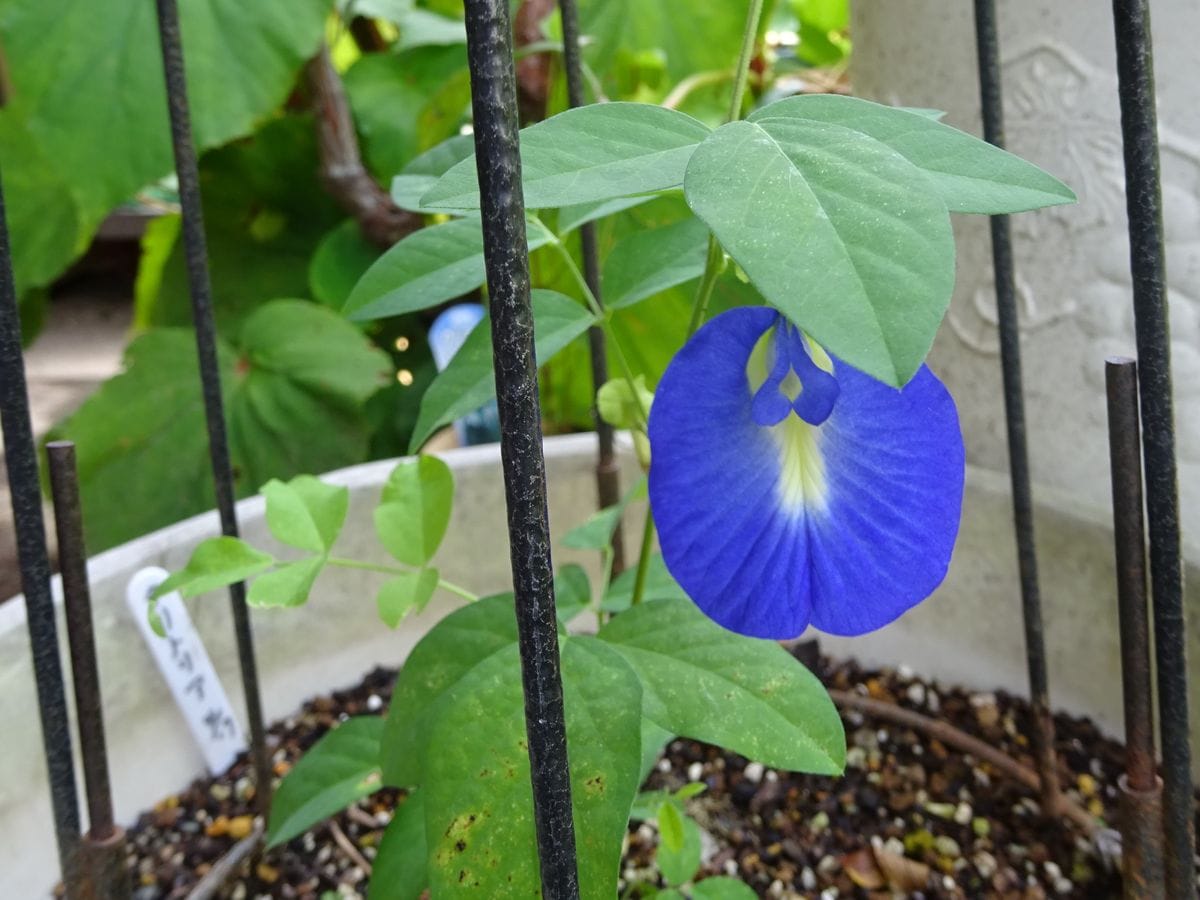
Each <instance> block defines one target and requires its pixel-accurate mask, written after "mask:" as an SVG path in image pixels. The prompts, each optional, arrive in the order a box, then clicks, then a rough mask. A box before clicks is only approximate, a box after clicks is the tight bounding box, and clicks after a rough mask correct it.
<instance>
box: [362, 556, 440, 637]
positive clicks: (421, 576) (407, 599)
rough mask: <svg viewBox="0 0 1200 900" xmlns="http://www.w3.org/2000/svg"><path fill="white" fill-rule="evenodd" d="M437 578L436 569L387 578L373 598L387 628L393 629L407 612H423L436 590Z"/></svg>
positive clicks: (420, 570)
mask: <svg viewBox="0 0 1200 900" xmlns="http://www.w3.org/2000/svg"><path fill="white" fill-rule="evenodd" d="M438 577H439V576H438V570H437V569H435V568H428V569H419V570H417V571H416V572H405V573H403V574H401V575H397V576H395V577H394V578H389V579H388V580H387V581H385V582H384V583H383V587H381V588H380V589H379V595H378V596H377V597H376V598H375V605H376V606H377V607H378V608H379V618H381V619H383V621H384V624H385V625H387V626H388V628H395V627H396V626H397V625H399V624H400V621H401V620H402V619H403V618H404V617H405V616H406V615H408V613H409V610H412V609H415V610H417V612H420V611H421V610H423V609H424V608H425V604H427V603H428V602H429V598H430V597H432V596H433V592H434V591H436V590H437V586H438Z"/></svg>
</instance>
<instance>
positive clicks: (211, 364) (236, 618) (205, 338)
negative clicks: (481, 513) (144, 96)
mask: <svg viewBox="0 0 1200 900" xmlns="http://www.w3.org/2000/svg"><path fill="white" fill-rule="evenodd" d="M156 3H157V6H158V35H159V40H160V42H161V44H162V56H163V75H164V78H165V80H166V86H167V110H168V113H169V115H170V120H171V144H172V147H173V149H174V153H175V174H176V177H177V178H178V179H179V206H180V213H181V215H182V219H183V228H182V233H183V247H184V256H185V257H186V262H187V273H188V291H189V293H190V294H191V299H192V321H193V324H194V325H195V329H196V352H197V355H198V356H199V361H200V385H201V390H202V392H203V396H204V419H205V424H206V425H207V427H208V452H209V457H210V461H211V463H212V473H213V490H214V491H215V492H216V500H217V511H218V513H219V514H220V517H221V533H222V534H224V535H226V536H228V537H237V535H238V524H237V509H236V507H235V503H234V499H235V490H234V483H233V466H232V463H231V461H230V457H229V436H228V434H227V433H226V430H225V409H224V401H223V400H222V398H221V375H220V370H219V367H218V364H217V334H216V325H215V324H214V319H213V308H212V284H211V282H210V280H209V274H208V248H207V242H206V240H205V236H204V210H203V206H202V203H201V197H200V172H199V166H198V165H197V163H196V148H195V145H194V144H193V143H192V126H191V115H190V113H189V112H188V96H187V81H186V78H185V76H184V67H183V43H182V39H181V38H180V34H179V9H178V6H177V4H176V2H175V0H156ZM229 602H230V607H231V609H232V612H233V629H234V635H235V637H236V640H237V650H238V663H239V665H240V668H241V674H242V691H243V693H244V694H245V697H246V718H247V719H248V720H249V723H250V757H251V760H252V761H253V764H254V779H255V802H256V805H257V807H258V811H259V812H260V813H261V814H262V815H263V816H266V815H267V814H268V813H269V812H270V809H271V765H270V760H269V759H268V754H267V743H266V729H265V727H264V726H263V712H262V696H261V694H260V692H259V687H258V663H257V661H256V660H255V657H254V635H253V633H252V631H251V628H250V611H249V609H247V607H246V585H245V584H244V583H243V582H238V583H237V584H233V585H230V587H229Z"/></svg>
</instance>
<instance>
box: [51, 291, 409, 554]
mask: <svg viewBox="0 0 1200 900" xmlns="http://www.w3.org/2000/svg"><path fill="white" fill-rule="evenodd" d="M218 360H219V367H220V373H221V382H222V385H223V387H224V390H225V396H226V410H227V416H228V423H229V441H230V453H231V456H232V458H233V466H234V471H235V473H236V477H237V490H238V493H239V495H241V496H245V495H247V494H250V493H252V492H254V491H256V490H257V489H258V487H259V485H262V484H264V483H265V482H267V481H268V480H270V479H271V478H281V479H287V478H291V477H292V476H294V475H298V474H300V473H302V472H314V471H315V472H325V471H329V470H332V469H337V468H340V467H342V466H346V465H349V464H351V463H356V462H361V461H362V460H363V459H364V458H365V456H366V450H367V425H366V421H365V419H364V417H363V415H362V411H361V410H362V405H363V403H364V401H365V400H366V398H367V397H368V396H369V395H370V394H371V393H373V392H374V391H375V390H376V389H377V388H378V386H379V385H380V384H381V383H383V382H384V381H385V380H386V379H387V378H388V375H389V373H390V371H391V368H390V364H389V361H388V358H387V357H386V356H385V355H384V354H383V353H381V352H380V351H378V350H376V349H375V348H373V347H372V346H371V344H370V343H369V342H368V341H367V339H366V338H364V337H363V336H362V334H360V333H359V331H358V330H357V329H356V328H354V327H353V326H352V325H349V324H347V323H346V321H345V320H344V319H342V318H341V317H340V316H338V315H337V313H334V312H332V311H331V310H328V309H325V308H323V307H321V306H318V305H317V304H315V303H309V302H305V301H296V300H282V301H274V302H271V303H268V304H266V305H265V306H263V307H261V308H260V309H259V310H258V311H257V312H256V313H255V314H254V315H252V316H251V317H250V318H249V319H247V320H246V323H245V326H244V327H243V329H242V332H241V335H240V341H239V346H238V347H236V348H235V347H233V346H231V345H230V344H229V343H227V342H225V341H219V342H218ZM124 366H125V371H124V372H122V373H121V374H120V375H118V376H116V377H115V378H112V379H110V380H109V381H107V382H105V384H104V385H102V386H101V388H100V390H99V391H97V392H96V393H95V394H93V395H92V396H91V397H89V398H88V399H87V400H86V401H85V402H84V404H83V405H82V406H81V407H80V408H79V410H78V411H77V412H75V413H74V414H73V415H72V416H71V417H70V418H69V419H67V420H66V421H65V422H64V423H62V424H61V425H59V426H57V427H56V428H55V429H54V432H53V434H54V436H55V437H61V438H65V439H69V440H73V441H74V442H75V443H76V445H77V447H78V448H79V449H78V453H79V457H78V461H79V477H80V482H81V490H82V502H83V504H84V505H85V507H86V508H87V510H88V515H87V522H86V528H87V542H88V546H89V547H90V548H94V549H95V550H96V551H99V550H102V549H105V548H107V547H111V546H113V545H114V544H118V543H121V542H122V541H126V540H130V539H132V538H134V537H137V536H139V535H142V534H145V533H147V532H149V531H153V530H154V529H155V528H159V527H162V526H163V525H167V524H169V523H171V522H174V521H177V520H179V519H182V518H184V517H185V516H189V515H192V514H194V513H198V512H202V511H203V510H206V509H210V508H211V507H212V504H213V496H212V487H211V485H212V475H211V471H210V463H209V458H208V443H207V436H206V428H205V420H204V405H203V401H202V398H201V394H200V378H199V373H198V371H197V368H198V367H197V365H196V343H195V337H194V335H193V334H192V333H191V331H189V330H184V329H158V330H155V331H151V332H148V333H146V334H143V335H141V336H140V337H138V338H136V339H135V340H134V342H133V343H132V344H131V345H130V346H129V348H128V349H127V350H126V353H125V362H124Z"/></svg>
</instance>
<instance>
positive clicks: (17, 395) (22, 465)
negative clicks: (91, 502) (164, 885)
mask: <svg viewBox="0 0 1200 900" xmlns="http://www.w3.org/2000/svg"><path fill="white" fill-rule="evenodd" d="M0 427H2V429H3V432H4V464H5V467H6V468H7V470H8V487H9V491H10V492H11V499H12V511H13V522H14V523H15V525H16V531H17V560H18V563H19V565H20V568H21V589H22V590H23V591H24V592H25V618H26V622H27V624H28V627H29V643H30V649H31V651H32V655H33V672H34V680H35V682H36V685H37V697H38V710H39V712H40V715H41V723H42V747H43V750H44V752H45V756H46V769H47V771H48V775H49V780H50V805H51V808H52V810H53V813H54V836H55V839H56V840H57V842H58V862H59V865H60V866H61V868H62V874H63V877H64V878H68V877H69V876H70V872H71V869H72V865H73V861H74V857H75V850H76V847H77V845H78V842H79V805H78V804H79V799H78V796H77V794H76V787H75V768H74V764H73V763H72V761H71V730H70V724H69V722H68V720H67V698H66V693H65V690H64V687H63V671H62V660H61V659H60V658H59V655H58V628H57V625H56V623H55V620H54V601H53V599H52V598H51V595H50V562H49V559H48V558H47V554H46V526H45V522H44V521H43V520H42V493H41V487H40V485H39V482H38V464H37V448H36V445H35V443H34V439H33V423H32V421H31V419H30V417H29V394H28V392H27V388H26V383H25V360H24V356H23V355H22V350H21V313H20V311H19V310H18V309H17V290H16V284H15V283H14V281H13V270H12V252H11V249H10V245H9V240H8V218H7V213H6V210H5V206H4V191H3V188H2V187H0Z"/></svg>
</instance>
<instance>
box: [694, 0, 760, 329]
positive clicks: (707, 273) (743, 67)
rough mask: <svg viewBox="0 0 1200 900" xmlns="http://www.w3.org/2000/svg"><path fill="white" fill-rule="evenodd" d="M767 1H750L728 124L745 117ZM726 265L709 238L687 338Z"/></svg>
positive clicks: (705, 306) (715, 245)
mask: <svg viewBox="0 0 1200 900" xmlns="http://www.w3.org/2000/svg"><path fill="white" fill-rule="evenodd" d="M762 11H763V0H750V8H749V9H748V10H747V11H746V24H745V26H744V27H743V29H742V49H741V52H740V53H739V54H738V62H737V68H736V69H734V70H733V93H732V94H731V96H730V98H729V112H728V114H727V115H726V117H725V121H726V122H734V121H737V120H738V119H740V118H741V117H742V101H743V100H744V99H745V97H746V82H747V81H748V80H749V77H750V60H752V59H753V58H754V45H755V44H756V43H757V42H758V23H759V20H760V19H761V18H762ZM724 261H725V253H724V251H723V250H722V249H721V245H720V244H718V243H717V239H716V237H715V236H714V235H711V234H710V235H709V236H708V256H707V257H706V258H705V260H704V274H703V275H702V276H701V277H700V286H699V287H698V288H696V299H695V301H694V302H693V304H692V318H691V321H690V322H688V330H687V336H688V337H689V338H690V337H691V336H692V335H693V334H695V333H696V329H697V328H699V327H700V324H701V323H702V322H703V321H704V317H705V316H706V315H707V314H708V303H709V301H710V300H711V299H712V293H713V288H715V287H716V286H717V277H718V276H719V275H720V274H721V265H722V263H723V262H724Z"/></svg>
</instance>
